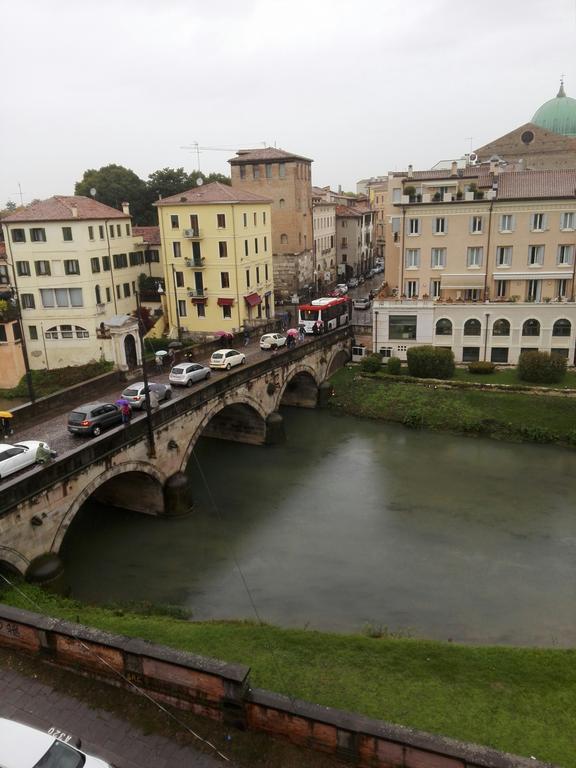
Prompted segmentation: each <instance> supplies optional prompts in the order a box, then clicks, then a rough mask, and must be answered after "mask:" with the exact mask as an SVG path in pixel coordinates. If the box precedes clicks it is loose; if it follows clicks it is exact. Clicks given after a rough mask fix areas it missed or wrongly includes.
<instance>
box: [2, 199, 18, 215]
mask: <svg viewBox="0 0 576 768" xmlns="http://www.w3.org/2000/svg"><path fill="white" fill-rule="evenodd" d="M4 210H5V211H8V212H9V213H12V212H13V211H15V210H16V203H15V202H14V201H13V200H8V202H7V203H6V205H5V207H4Z"/></svg>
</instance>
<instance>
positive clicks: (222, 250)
mask: <svg viewBox="0 0 576 768" xmlns="http://www.w3.org/2000/svg"><path fill="white" fill-rule="evenodd" d="M191 245H192V259H193V260H194V261H195V262H196V264H197V266H199V265H200V262H201V261H202V258H203V257H202V248H201V245H200V243H199V242H198V241H194V242H193V243H192V244H191ZM267 250H268V237H267V236H266V235H264V237H263V238H262V251H263V253H266V252H267ZM259 252H260V239H259V238H258V237H255V238H254V253H255V254H256V255H258V253H259ZM172 255H173V256H174V258H175V259H179V258H181V256H182V243H181V242H180V241H179V240H174V242H173V243H172ZM218 255H219V257H220V258H221V259H225V258H227V257H228V243H227V241H226V240H219V241H218ZM249 255H250V241H249V240H244V256H249Z"/></svg>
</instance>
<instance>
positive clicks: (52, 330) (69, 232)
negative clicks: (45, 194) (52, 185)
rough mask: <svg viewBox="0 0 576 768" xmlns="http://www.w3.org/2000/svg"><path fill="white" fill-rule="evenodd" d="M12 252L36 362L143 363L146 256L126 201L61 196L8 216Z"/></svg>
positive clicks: (157, 269) (9, 251)
mask: <svg viewBox="0 0 576 768" xmlns="http://www.w3.org/2000/svg"><path fill="white" fill-rule="evenodd" d="M2 228H3V232H4V239H5V245H6V259H7V265H8V268H9V272H10V274H11V279H12V281H13V286H14V288H15V289H16V291H17V293H18V297H19V301H20V307H21V312H22V324H23V333H24V335H25V342H26V346H27V349H28V357H29V362H30V367H31V368H32V369H43V368H48V369H51V368H62V367H65V366H69V365H81V364H84V363H88V362H91V361H95V360H104V359H105V360H110V361H112V362H114V363H115V364H116V365H117V366H118V367H120V368H127V367H133V366H135V365H137V364H138V362H139V358H140V352H139V347H138V339H137V324H136V323H135V321H133V320H131V319H130V317H129V316H130V315H131V314H132V313H134V311H135V309H136V298H135V291H136V290H137V288H138V277H139V275H140V274H142V273H146V274H148V273H149V268H150V269H152V271H153V273H155V274H156V275H158V276H160V274H161V272H160V264H159V263H156V264H151V265H147V264H146V257H145V253H144V249H143V244H142V238H141V237H136V236H134V234H133V231H132V223H131V219H130V213H129V208H128V204H124V205H123V210H122V211H119V210H117V209H115V208H111V207H109V206H107V205H103V204H102V203H99V202H97V201H95V200H92V199H90V198H86V197H82V196H61V195H58V196H55V197H51V198H49V199H48V200H43V201H39V202H37V203H33V204H31V205H29V206H27V207H26V208H24V209H22V210H20V211H18V212H16V213H13V214H11V215H9V216H6V217H4V218H3V219H2Z"/></svg>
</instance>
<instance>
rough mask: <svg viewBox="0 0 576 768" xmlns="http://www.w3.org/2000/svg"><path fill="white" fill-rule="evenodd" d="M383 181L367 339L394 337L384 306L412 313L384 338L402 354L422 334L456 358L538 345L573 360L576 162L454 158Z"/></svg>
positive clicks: (508, 353) (503, 358)
mask: <svg viewBox="0 0 576 768" xmlns="http://www.w3.org/2000/svg"><path fill="white" fill-rule="evenodd" d="M388 185H389V188H388V192H387V194H388V201H387V205H388V207H387V214H388V216H387V221H386V224H387V226H388V228H389V231H388V234H387V235H386V242H387V247H386V261H385V281H386V284H387V285H386V287H385V290H384V291H383V292H382V294H381V296H380V297H379V299H380V303H376V304H375V306H374V312H375V320H376V322H375V325H376V328H377V336H375V344H376V343H378V344H379V345H380V344H381V343H383V342H388V341H394V339H393V338H391V337H390V335H389V333H388V331H389V330H390V327H389V319H390V316H391V313H393V314H394V317H395V318H397V317H400V316H401V315H407V316H409V317H410V318H411V319H410V323H411V324H412V325H411V327H410V328H407V327H405V328H403V329H401V330H399V331H398V333H400V338H397V339H396V341H397V342H399V341H402V342H403V343H400V344H396V345H393V346H392V347H388V348H390V349H392V350H393V353H398V354H400V356H403V355H405V352H406V347H407V346H409V345H410V343H422V340H423V339H429V338H431V339H432V342H433V343H438V344H441V345H443V346H447V345H449V346H452V347H453V348H454V351H455V354H456V357H457V360H463V361H465V360H470V359H492V360H493V361H494V362H501V363H505V362H510V363H512V362H516V360H517V358H518V355H519V354H520V351H521V350H522V349H527V348H530V349H532V348H538V349H541V350H547V351H550V350H551V349H556V350H557V351H558V352H559V353H560V350H561V353H562V354H566V355H567V356H568V357H569V359H570V361H571V362H572V360H573V357H574V353H573V349H574V343H573V338H574V337H573V329H574V323H575V322H576V313H575V306H576V305H575V304H574V298H575V295H574V288H575V280H574V270H575V265H576V259H575V243H576V194H575V193H576V170H562V171H553V170H545V171H508V170H506V166H505V165H504V166H503V165H501V164H498V163H492V164H482V165H478V166H468V167H466V168H464V169H458V168H457V167H456V164H453V167H452V168H451V169H450V171H423V172H415V171H412V170H409V171H408V172H407V173H406V174H390V176H389V179H388ZM395 307H396V308H397V309H398V313H396V310H395V309H394V308H395ZM415 318H416V320H415ZM439 321H442V322H440V323H439ZM394 322H398V324H399V327H400V326H402V321H401V320H394ZM414 323H416V324H414ZM416 326H418V328H419V330H417V329H416ZM386 328H388V331H387V330H386ZM459 334H461V336H459ZM466 336H470V337H480V338H481V339H482V343H481V344H480V343H479V339H478V338H476V339H474V338H472V339H465V338H464V337H466ZM465 341H468V342H470V341H475V342H476V343H474V344H470V343H468V344H465V343H464V342H465ZM468 347H469V348H468ZM465 350H466V351H465ZM486 355H487V356H488V357H487V358H486Z"/></svg>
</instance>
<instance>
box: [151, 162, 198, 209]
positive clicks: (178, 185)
mask: <svg viewBox="0 0 576 768" xmlns="http://www.w3.org/2000/svg"><path fill="white" fill-rule="evenodd" d="M146 186H147V187H148V193H149V199H150V200H151V202H154V201H156V200H158V198H160V197H170V195H177V194H178V192H185V191H186V190H187V189H191V188H192V187H194V186H195V182H194V181H192V179H191V178H190V176H189V175H188V174H187V173H186V171H185V170H184V168H162V170H160V171H154V173H151V174H150V176H148V181H147V182H146Z"/></svg>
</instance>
